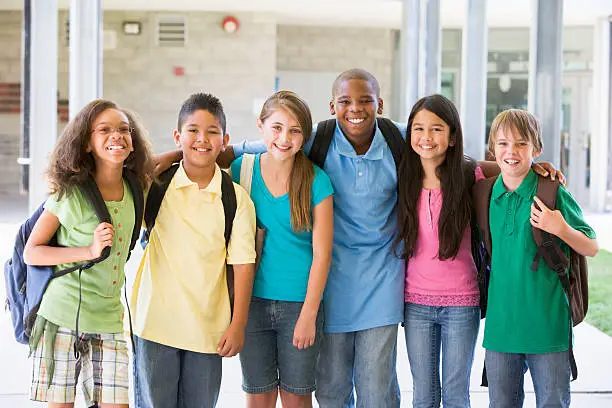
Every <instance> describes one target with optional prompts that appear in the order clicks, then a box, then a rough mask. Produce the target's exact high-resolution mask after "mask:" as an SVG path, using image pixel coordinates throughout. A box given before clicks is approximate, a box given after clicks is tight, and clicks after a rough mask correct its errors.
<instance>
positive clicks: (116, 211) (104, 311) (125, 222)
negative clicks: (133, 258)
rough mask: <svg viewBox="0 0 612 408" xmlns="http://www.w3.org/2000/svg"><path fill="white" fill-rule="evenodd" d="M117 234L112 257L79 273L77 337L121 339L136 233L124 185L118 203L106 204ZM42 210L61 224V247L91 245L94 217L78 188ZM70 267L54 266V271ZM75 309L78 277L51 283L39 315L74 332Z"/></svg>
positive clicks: (73, 275) (51, 200)
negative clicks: (126, 275)
mask: <svg viewBox="0 0 612 408" xmlns="http://www.w3.org/2000/svg"><path fill="white" fill-rule="evenodd" d="M106 207H107V208H108V212H109V213H110V216H111V220H112V224H113V227H114V230H115V234H114V235H113V246H112V247H111V254H110V256H109V257H108V258H106V259H105V260H104V261H102V262H100V263H97V264H95V265H94V266H92V267H91V268H90V269H86V270H84V271H83V272H82V273H81V287H82V289H81V296H82V300H81V311H80V315H79V331H80V332H84V333H96V334H101V333H120V332H122V331H123V305H122V304H121V287H122V286H123V281H124V274H123V267H124V265H125V262H126V260H127V255H128V251H129V247H130V240H131V239H132V230H133V227H134V201H133V198H132V194H131V192H130V189H129V188H128V186H127V184H126V183H125V181H124V182H123V198H122V199H121V201H106ZM45 208H46V209H47V210H48V211H49V212H51V213H53V214H54V215H55V216H56V217H57V218H59V222H60V227H59V229H58V230H57V240H58V243H59V244H60V245H63V246H67V247H79V246H87V245H91V243H92V242H93V232H94V230H95V228H96V227H97V226H98V224H99V221H98V217H96V214H95V212H94V210H93V208H91V206H90V205H89V202H88V201H87V199H86V198H85V197H84V196H83V194H82V193H81V191H80V190H79V189H78V188H74V189H73V190H72V192H71V193H70V194H67V195H64V196H63V197H62V199H61V200H59V201H58V199H57V195H52V196H51V197H49V198H48V199H47V202H46V204H45ZM72 265H74V264H67V265H58V266H56V267H55V269H56V270H61V269H65V268H67V267H69V266H72ZM78 304H79V272H78V271H75V272H72V273H70V274H68V275H64V276H62V277H59V278H56V279H53V280H52V281H51V282H50V283H49V286H48V287H47V290H46V291H45V294H44V296H43V300H42V303H41V305H40V310H39V311H38V314H39V315H41V316H42V317H44V318H45V319H47V320H48V321H50V322H52V323H55V324H57V325H58V326H61V327H65V328H68V329H72V330H75V329H76V313H77V307H78Z"/></svg>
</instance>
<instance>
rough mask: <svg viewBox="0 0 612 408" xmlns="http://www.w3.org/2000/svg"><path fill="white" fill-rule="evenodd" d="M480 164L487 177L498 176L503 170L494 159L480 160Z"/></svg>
mask: <svg viewBox="0 0 612 408" xmlns="http://www.w3.org/2000/svg"><path fill="white" fill-rule="evenodd" d="M478 166H480V168H481V169H482V174H484V176H485V177H486V178H489V177H495V176H498V175H499V173H501V170H500V168H499V166H498V165H497V163H496V162H494V161H479V162H478Z"/></svg>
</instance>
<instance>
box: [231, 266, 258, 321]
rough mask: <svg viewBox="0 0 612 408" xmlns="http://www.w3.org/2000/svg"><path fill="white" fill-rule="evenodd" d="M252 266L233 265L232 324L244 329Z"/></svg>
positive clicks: (249, 297) (248, 303)
mask: <svg viewBox="0 0 612 408" xmlns="http://www.w3.org/2000/svg"><path fill="white" fill-rule="evenodd" d="M254 277H255V265H254V264H241V265H234V313H233V315H232V324H233V325H239V326H240V327H243V328H244V327H246V322H247V319H248V316H249V305H250V303H251V294H252V293H253V279H254Z"/></svg>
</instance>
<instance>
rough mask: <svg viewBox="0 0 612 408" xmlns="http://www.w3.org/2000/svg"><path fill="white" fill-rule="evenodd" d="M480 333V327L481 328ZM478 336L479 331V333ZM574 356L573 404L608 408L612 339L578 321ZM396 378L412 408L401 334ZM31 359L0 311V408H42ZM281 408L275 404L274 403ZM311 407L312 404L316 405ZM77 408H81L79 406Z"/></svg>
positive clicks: (529, 399)
mask: <svg viewBox="0 0 612 408" xmlns="http://www.w3.org/2000/svg"><path fill="white" fill-rule="evenodd" d="M26 207H27V202H26V200H24V199H21V198H19V199H11V200H7V199H6V197H2V196H0V208H2V210H1V211H0V260H2V261H3V262H4V260H5V259H6V258H8V256H9V254H10V252H11V250H12V242H13V239H14V235H15V231H16V229H17V226H18V222H19V220H21V219H23V217H24V216H25V214H26V211H25V208H26ZM587 220H588V221H589V223H590V224H591V225H592V226H593V227H594V228H595V230H596V231H597V233H598V236H599V239H600V245H601V246H602V248H606V249H607V250H609V251H612V214H603V215H591V214H589V215H587ZM138 255H139V254H138V253H137V252H135V253H134V254H133V256H132V262H130V263H129V264H128V267H127V270H126V273H127V274H128V279H129V278H130V277H132V276H133V273H134V270H135V267H136V262H137V260H138V259H139V256H138ZM4 297H5V296H4V285H0V299H4ZM481 329H482V327H481ZM480 336H482V330H481V333H480ZM575 343H576V346H575V353H576V360H577V361H578V369H579V373H580V374H579V378H578V380H577V381H575V382H573V383H572V406H574V407H588V408H610V407H612V337H610V336H607V335H605V334H603V333H602V332H600V331H599V330H597V329H596V328H594V327H592V326H590V325H588V324H586V323H582V324H580V325H579V326H578V327H576V330H575ZM480 344H482V337H480V338H479V340H478V343H477V348H476V358H475V362H474V369H473V372H472V379H471V387H470V389H471V398H472V407H474V408H485V407H488V395H487V390H486V388H483V387H480V385H479V384H480V373H481V368H482V362H483V358H484V350H483V349H482V347H480ZM397 367H398V376H399V381H400V388H401V391H402V405H401V406H402V407H403V408H404V407H411V406H412V404H411V400H412V392H411V389H412V381H411V376H410V367H409V365H408V357H407V356H406V348H405V343H404V336H403V332H401V331H400V335H399V337H398V360H397ZM30 370H31V361H30V360H28V359H27V348H26V347H25V346H22V345H20V344H18V343H16V342H15V341H14V339H13V337H12V326H11V323H10V315H9V314H7V313H0V408H26V407H28V408H33V407H42V406H44V404H36V403H32V402H30V401H28V397H27V393H28V386H29V383H30V378H31V372H30ZM240 383H241V374H240V362H239V361H238V358H232V359H226V360H225V361H224V363H223V382H222V385H221V396H220V399H219V404H218V406H219V407H221V408H234V407H244V406H245V401H244V394H243V393H242V391H241V388H240ZM525 383H526V389H527V396H526V402H525V407H535V396H534V394H533V387H532V385H531V380H530V379H529V378H527V379H526V381H525ZM279 406H280V405H279ZM315 406H316V404H315ZM77 407H78V408H81V407H84V405H83V404H82V402H79V403H77Z"/></svg>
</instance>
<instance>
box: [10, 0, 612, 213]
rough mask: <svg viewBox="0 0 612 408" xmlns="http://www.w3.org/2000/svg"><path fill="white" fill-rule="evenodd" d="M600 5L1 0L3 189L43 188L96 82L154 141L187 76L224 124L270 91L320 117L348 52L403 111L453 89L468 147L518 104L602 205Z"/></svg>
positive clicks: (597, 1) (607, 31)
mask: <svg viewBox="0 0 612 408" xmlns="http://www.w3.org/2000/svg"><path fill="white" fill-rule="evenodd" d="M611 15H612V2H610V1H609V0H582V1H579V0H565V1H562V0H539V1H531V0H516V1H514V2H508V1H501V0H489V1H486V0H464V1H457V0H352V1H348V0H332V1H323V0H313V1H309V2H302V1H297V0H295V1H276V0H267V1H257V2H252V1H246V0H235V1H220V0H219V1H216V0H211V1H206V2H201V1H192V0H173V1H164V0H152V1H129V2H126V1H115V0H104V1H101V0H72V1H62V0H26V1H22V0H20V1H13V0H2V1H1V2H0V172H1V174H2V177H0V200H6V199H10V198H11V197H15V196H17V195H19V194H20V191H23V190H24V188H27V189H29V191H30V203H31V204H30V205H31V206H32V205H34V204H36V203H39V202H40V201H41V200H42V197H43V196H44V192H45V184H44V181H43V178H42V176H41V174H42V171H43V170H44V168H45V166H46V156H47V155H48V152H49V151H50V150H51V148H52V147H53V145H54V143H55V140H56V139H57V135H58V134H59V132H60V131H61V129H62V128H63V126H65V124H66V123H67V120H68V118H69V117H70V115H71V113H72V112H76V111H78V110H79V109H80V107H82V106H83V105H84V104H85V103H86V102H87V101H89V100H90V99H93V98H94V97H97V96H99V97H104V98H107V99H111V100H113V101H116V102H117V103H118V104H119V105H120V106H122V107H125V108H129V109H131V110H134V111H135V112H137V113H138V114H139V115H140V117H141V118H142V120H143V122H144V124H145V126H146V127H147V128H148V130H149V132H150V139H151V141H152V143H153V147H154V150H155V151H156V152H160V151H165V150H167V149H171V148H173V142H172V136H171V135H172V130H173V128H174V127H175V126H176V117H177V113H178V108H179V107H180V104H181V102H182V101H183V100H184V99H185V98H186V97H187V96H188V95H189V94H190V93H192V92H197V91H204V92H210V93H213V94H215V95H216V96H218V97H219V98H220V99H221V100H222V102H223V104H224V107H225V109H226V114H227V116H228V126H229V132H230V136H231V140H233V141H240V140H243V139H245V138H246V139H254V138H257V137H258V133H257V130H256V127H255V117H256V115H257V114H258V111H259V108H260V106H261V103H262V102H263V100H265V98H267V97H268V96H269V95H270V94H271V93H272V92H274V91H275V90H278V89H291V90H295V91H296V92H298V93H299V94H301V95H302V96H304V97H305V98H306V99H307V100H308V102H309V104H310V107H311V109H312V111H313V117H314V119H315V121H318V120H322V119H326V118H327V117H328V116H329V108H328V104H329V99H330V96H331V83H332V81H333V80H334V78H335V77H336V75H337V74H338V73H340V72H341V71H343V70H346V69H349V68H354V67H359V68H364V69H366V70H368V71H370V72H372V73H373V74H374V75H375V76H376V77H377V78H378V80H379V82H380V85H381V94H382V95H381V96H382V98H383V99H384V108H385V115H386V116H388V117H391V118H392V119H394V120H397V121H400V122H403V121H406V119H407V115H408V112H409V110H410V106H411V104H412V103H413V102H414V101H416V99H417V98H418V97H420V96H423V95H425V94H429V93H433V92H441V93H442V94H444V95H446V96H448V97H450V98H451V99H452V100H453V101H454V102H455V103H456V104H457V105H458V107H459V109H460V111H461V113H462V120H463V124H464V135H465V138H466V152H467V153H469V154H471V155H472V156H474V157H476V158H479V159H481V158H483V157H484V150H485V141H486V138H487V132H488V127H489V125H490V123H491V121H492V120H493V118H494V117H495V115H496V114H497V113H499V112H500V111H501V110H504V109H507V108H510V107H517V108H529V109H530V110H532V111H534V112H535V113H536V114H537V115H538V116H540V118H541V119H542V122H543V125H544V129H545V135H544V136H545V139H544V141H545V151H546V154H545V155H544V158H545V159H546V160H549V161H552V162H553V163H555V164H556V165H557V166H558V167H560V168H561V169H562V170H563V171H564V173H565V174H566V175H567V176H568V179H569V183H570V184H569V186H570V190H571V191H572V192H573V194H574V195H575V196H576V197H577V198H578V200H579V201H580V203H581V204H582V205H583V206H585V207H586V208H589V209H591V210H594V211H609V210H611V209H612V164H610V163H609V157H610V156H611V155H610V152H611V151H612V142H611V136H612V131H611V128H612V126H611V123H610V122H611V117H612V114H611V112H612V111H611V106H612V105H611V101H610V100H611V76H612V74H611V72H612V70H611V67H610V65H611V62H610V60H611V58H612V52H611V48H612V41H611V37H612V29H611V25H612V23H611V19H610V16H611ZM28 44H29V45H28ZM28 140H29V143H28ZM26 170H28V171H29V173H28V172H26ZM28 174H29V176H28Z"/></svg>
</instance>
